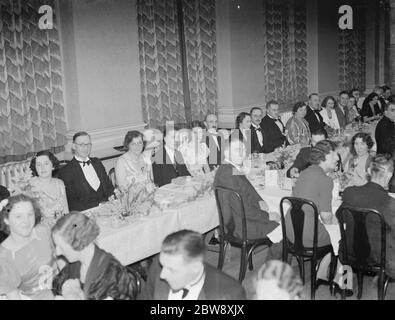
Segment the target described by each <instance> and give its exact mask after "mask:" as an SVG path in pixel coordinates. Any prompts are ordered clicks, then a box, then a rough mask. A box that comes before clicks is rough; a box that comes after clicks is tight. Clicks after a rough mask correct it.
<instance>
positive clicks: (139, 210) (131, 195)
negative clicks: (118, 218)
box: [115, 182, 157, 216]
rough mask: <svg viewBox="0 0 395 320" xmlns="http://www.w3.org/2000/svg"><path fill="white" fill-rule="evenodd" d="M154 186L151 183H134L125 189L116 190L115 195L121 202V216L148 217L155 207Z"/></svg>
mask: <svg viewBox="0 0 395 320" xmlns="http://www.w3.org/2000/svg"><path fill="white" fill-rule="evenodd" d="M156 189H157V188H156V186H155V185H154V184H153V183H148V184H147V183H145V182H140V183H135V184H131V185H130V186H129V187H128V188H126V189H116V190H115V195H116V197H117V198H118V199H119V201H120V202H121V206H122V213H121V214H122V215H123V216H131V215H134V214H141V215H148V213H149V211H150V209H151V208H152V207H153V206H155V205H156V203H155V200H154V197H155V191H156Z"/></svg>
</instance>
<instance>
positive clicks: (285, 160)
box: [269, 144, 300, 169]
mask: <svg viewBox="0 0 395 320" xmlns="http://www.w3.org/2000/svg"><path fill="white" fill-rule="evenodd" d="M299 150H300V145H299V144H294V145H292V146H287V147H280V148H277V149H276V150H275V151H274V157H275V159H276V161H275V162H276V164H277V168H275V169H279V168H278V166H280V168H284V169H287V168H289V167H290V166H291V165H292V163H293V162H294V161H295V158H296V156H297V154H298V152H299ZM269 167H270V163H269Z"/></svg>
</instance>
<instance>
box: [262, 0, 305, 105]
mask: <svg viewBox="0 0 395 320" xmlns="http://www.w3.org/2000/svg"><path fill="white" fill-rule="evenodd" d="M263 25H264V35H263V36H264V37H265V41H264V59H265V66H264V67H265V78H266V80H265V84H264V86H265V95H266V101H269V100H272V99H273V100H277V101H278V102H279V103H280V109H281V110H289V109H291V108H292V105H293V104H294V103H295V102H296V101H299V100H302V101H303V100H305V99H306V98H307V44H306V1H305V0H263Z"/></svg>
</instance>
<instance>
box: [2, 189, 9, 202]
mask: <svg viewBox="0 0 395 320" xmlns="http://www.w3.org/2000/svg"><path fill="white" fill-rule="evenodd" d="M9 196H10V192H9V191H8V189H7V188H6V187H3V186H0V201H2V200H4V199H7V198H9Z"/></svg>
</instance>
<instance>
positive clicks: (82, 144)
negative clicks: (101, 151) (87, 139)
mask: <svg viewBox="0 0 395 320" xmlns="http://www.w3.org/2000/svg"><path fill="white" fill-rule="evenodd" d="M74 144H75V145H77V146H79V147H83V148H85V147H92V143H74Z"/></svg>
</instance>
